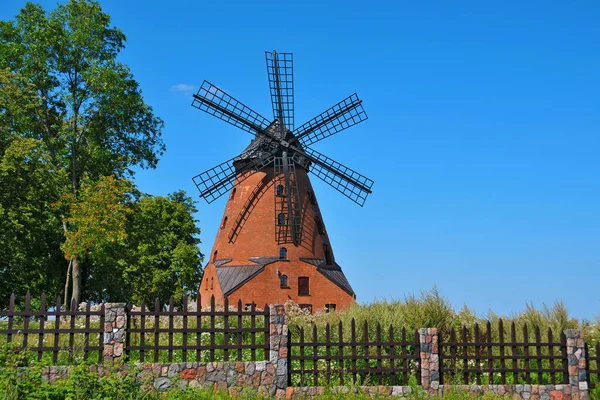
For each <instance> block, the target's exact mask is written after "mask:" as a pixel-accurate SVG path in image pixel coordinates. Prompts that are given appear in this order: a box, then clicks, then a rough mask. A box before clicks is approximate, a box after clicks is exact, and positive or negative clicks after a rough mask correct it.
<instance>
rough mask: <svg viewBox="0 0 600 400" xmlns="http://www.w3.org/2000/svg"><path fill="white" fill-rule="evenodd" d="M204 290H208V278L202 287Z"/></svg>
mask: <svg viewBox="0 0 600 400" xmlns="http://www.w3.org/2000/svg"><path fill="white" fill-rule="evenodd" d="M204 290H208V278H206V285H204Z"/></svg>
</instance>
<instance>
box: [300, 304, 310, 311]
mask: <svg viewBox="0 0 600 400" xmlns="http://www.w3.org/2000/svg"><path fill="white" fill-rule="evenodd" d="M298 307H300V309H301V310H305V311H308V312H309V313H312V304H298Z"/></svg>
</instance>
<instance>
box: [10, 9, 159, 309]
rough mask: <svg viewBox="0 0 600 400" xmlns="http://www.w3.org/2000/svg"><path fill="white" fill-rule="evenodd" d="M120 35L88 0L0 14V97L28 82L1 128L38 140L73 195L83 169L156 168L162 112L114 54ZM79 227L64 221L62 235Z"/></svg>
mask: <svg viewBox="0 0 600 400" xmlns="http://www.w3.org/2000/svg"><path fill="white" fill-rule="evenodd" d="M124 42H125V35H124V34H123V33H122V32H121V31H120V30H119V29H117V28H115V27H111V26H110V17H109V15H108V14H106V13H104V12H103V11H102V9H101V7H100V5H99V4H98V3H97V2H96V1H93V0H70V1H69V2H68V3H67V4H64V5H58V6H57V8H56V9H55V10H53V11H52V12H50V13H47V12H45V11H44V10H43V8H42V7H41V6H39V5H36V4H33V3H30V2H28V3H27V4H26V5H25V7H24V8H23V9H22V10H21V11H20V13H19V14H18V15H17V16H16V18H15V20H14V21H2V22H0V69H2V70H9V71H10V73H11V75H8V74H6V73H5V75H6V76H8V78H6V77H5V79H4V81H5V83H6V84H4V85H3V86H2V87H0V90H2V91H4V94H0V98H3V97H6V96H7V95H10V92H7V91H6V90H8V89H10V87H11V86H20V87H24V88H26V90H24V91H22V93H23V96H24V97H23V99H22V100H23V101H17V102H16V103H15V102H13V103H14V104H15V107H13V109H8V108H6V109H2V108H0V111H1V112H2V113H3V114H4V115H3V116H2V119H7V120H8V121H5V122H8V124H6V123H5V126H4V127H0V132H2V135H3V137H4V138H9V137H11V136H14V135H17V136H20V137H27V138H34V139H37V140H39V141H40V142H41V143H43V145H44V148H45V151H46V152H47V153H48V155H49V160H50V162H51V164H52V165H53V167H54V168H55V171H56V172H58V171H61V172H66V173H67V174H68V177H69V180H68V182H66V183H64V187H63V188H64V189H67V191H69V192H70V193H72V195H73V197H74V198H75V199H76V198H77V197H78V196H79V190H80V187H81V184H82V179H83V177H84V176H88V178H89V179H90V180H92V181H96V180H98V179H100V177H101V176H109V175H112V174H115V175H116V176H117V177H122V176H124V175H131V174H132V171H131V167H132V166H136V165H138V166H141V167H143V168H146V167H149V168H154V167H155V166H156V163H157V162H158V157H159V156H160V155H161V154H162V153H163V151H164V149H165V148H164V145H163V142H162V140H161V130H162V127H163V122H162V120H161V119H160V118H158V117H156V116H155V115H154V114H153V111H152V108H151V107H150V106H148V105H147V104H146V103H145V102H144V100H143V97H142V94H141V90H140V88H139V85H138V83H137V82H136V81H135V79H134V78H133V76H132V74H131V72H130V70H129V68H128V67H127V66H126V65H123V64H122V63H120V62H118V61H117V59H116V58H117V55H118V54H119V52H120V51H121V50H122V49H123V47H124ZM33 92H35V96H33V97H34V98H31V97H32V96H31V94H32V93H33ZM28 97H29V98H28ZM25 98H28V100H27V101H25ZM19 105H20V106H19ZM31 107H33V108H34V110H31V109H29V108H31ZM32 111H35V112H32ZM1 122H2V120H0V123H1ZM7 140H8V139H7ZM62 217H63V218H62V219H63V220H68V219H69V216H66V215H65V216H62ZM57 223H61V221H57ZM77 229H78V225H77V224H68V223H67V224H64V233H65V236H66V238H67V241H68V240H69V239H68V238H69V237H73V236H74V235H76V232H75V231H76V230H77ZM67 247H68V246H67ZM67 257H69V256H68V255H67ZM71 260H72V277H73V291H72V296H71V297H72V299H74V300H75V301H77V302H79V300H80V297H81V292H82V273H81V272H82V271H81V266H80V258H79V256H78V255H76V256H74V257H73V258H71Z"/></svg>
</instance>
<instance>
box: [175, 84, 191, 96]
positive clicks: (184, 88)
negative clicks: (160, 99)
mask: <svg viewBox="0 0 600 400" xmlns="http://www.w3.org/2000/svg"><path fill="white" fill-rule="evenodd" d="M171 92H178V93H182V94H184V95H186V96H189V95H191V94H192V93H194V85H190V84H189V83H178V84H176V85H173V86H171Z"/></svg>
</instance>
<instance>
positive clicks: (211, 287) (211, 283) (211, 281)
mask: <svg viewBox="0 0 600 400" xmlns="http://www.w3.org/2000/svg"><path fill="white" fill-rule="evenodd" d="M210 290H213V278H210Z"/></svg>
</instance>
